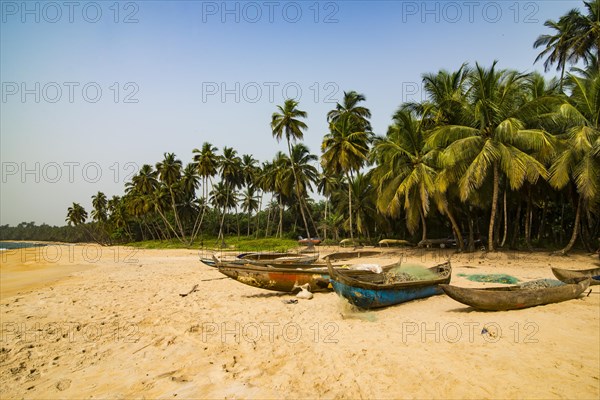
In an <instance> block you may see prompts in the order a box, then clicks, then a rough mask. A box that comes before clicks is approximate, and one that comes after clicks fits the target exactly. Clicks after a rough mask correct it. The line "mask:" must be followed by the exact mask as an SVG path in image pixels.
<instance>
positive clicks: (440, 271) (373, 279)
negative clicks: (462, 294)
mask: <svg viewBox="0 0 600 400" xmlns="http://www.w3.org/2000/svg"><path fill="white" fill-rule="evenodd" d="M328 269H329V275H330V277H331V284H332V286H333V290H334V291H335V292H336V293H337V294H338V295H340V296H342V297H344V298H345V299H347V300H348V301H349V302H350V303H352V304H354V305H355V306H357V307H360V308H367V309H368V308H377V307H387V306H391V305H394V304H399V303H404V302H407V301H410V300H415V299H422V298H425V297H429V296H433V295H436V294H441V293H442V290H441V289H440V287H439V285H440V284H442V283H449V282H450V278H451V275H452V267H451V266H450V261H448V262H446V263H444V264H440V265H436V266H435V267H432V268H429V270H430V271H431V272H433V273H434V274H436V275H437V278H435V279H431V280H420V281H410V282H401V283H392V284H385V283H384V280H385V275H384V274H372V273H371V274H361V273H356V272H355V271H344V270H339V269H335V268H333V267H332V266H331V264H329V263H328Z"/></svg>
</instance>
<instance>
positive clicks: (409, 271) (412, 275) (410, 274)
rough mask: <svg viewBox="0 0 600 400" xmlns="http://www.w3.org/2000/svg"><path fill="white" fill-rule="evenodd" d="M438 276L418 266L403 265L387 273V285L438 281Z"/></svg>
mask: <svg viewBox="0 0 600 400" xmlns="http://www.w3.org/2000/svg"><path fill="white" fill-rule="evenodd" d="M436 278H437V275H436V274H435V273H433V272H431V271H430V270H428V269H427V268H425V267H423V266H421V265H418V264H402V265H401V266H399V267H394V268H392V269H391V270H389V271H387V272H386V273H385V281H384V283H385V284H388V285H389V284H392V283H401V282H413V281H426V280H432V279H436Z"/></svg>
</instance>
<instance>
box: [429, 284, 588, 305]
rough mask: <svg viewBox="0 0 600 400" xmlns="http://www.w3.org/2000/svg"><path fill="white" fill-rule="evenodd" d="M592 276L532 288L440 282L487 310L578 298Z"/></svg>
mask: <svg viewBox="0 0 600 400" xmlns="http://www.w3.org/2000/svg"><path fill="white" fill-rule="evenodd" d="M589 284H590V279H589V278H587V279H584V280H582V281H580V282H578V283H573V284H566V283H562V282H559V283H558V284H557V286H552V287H545V288H540V289H530V288H527V287H523V285H516V286H507V287H496V288H485V289H472V288H464V287H458V286H452V285H440V286H441V287H442V290H444V292H446V294H447V295H448V296H450V297H451V298H453V299H454V300H456V301H458V302H459V303H463V304H466V305H468V306H471V307H473V308H477V309H480V310H486V311H506V310H517V309H521V308H527V307H535V306H541V305H544V304H550V303H559V302H561V301H566V300H571V299H574V298H576V297H578V296H579V295H580V294H581V293H583V292H584V291H585V290H586V289H587V288H588V286H589Z"/></svg>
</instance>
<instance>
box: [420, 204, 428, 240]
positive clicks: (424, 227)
mask: <svg viewBox="0 0 600 400" xmlns="http://www.w3.org/2000/svg"><path fill="white" fill-rule="evenodd" d="M419 215H420V216H421V226H422V227H423V235H422V237H421V240H422V241H425V240H427V223H426V222H425V212H424V211H423V207H419Z"/></svg>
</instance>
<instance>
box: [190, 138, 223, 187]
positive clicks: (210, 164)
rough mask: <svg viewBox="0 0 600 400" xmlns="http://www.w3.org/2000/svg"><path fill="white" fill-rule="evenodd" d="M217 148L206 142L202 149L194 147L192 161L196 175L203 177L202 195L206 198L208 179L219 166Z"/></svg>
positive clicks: (215, 172) (214, 173)
mask: <svg viewBox="0 0 600 400" xmlns="http://www.w3.org/2000/svg"><path fill="white" fill-rule="evenodd" d="M217 151H218V149H217V148H216V147H215V146H213V145H212V144H210V143H208V142H204V143H203V144H202V150H198V149H194V150H192V153H194V162H195V163H196V168H197V169H198V175H200V177H201V178H202V179H203V181H204V182H203V190H204V197H205V198H208V180H209V179H210V178H212V177H213V176H215V175H216V174H217V172H218V168H219V156H218V155H217Z"/></svg>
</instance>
